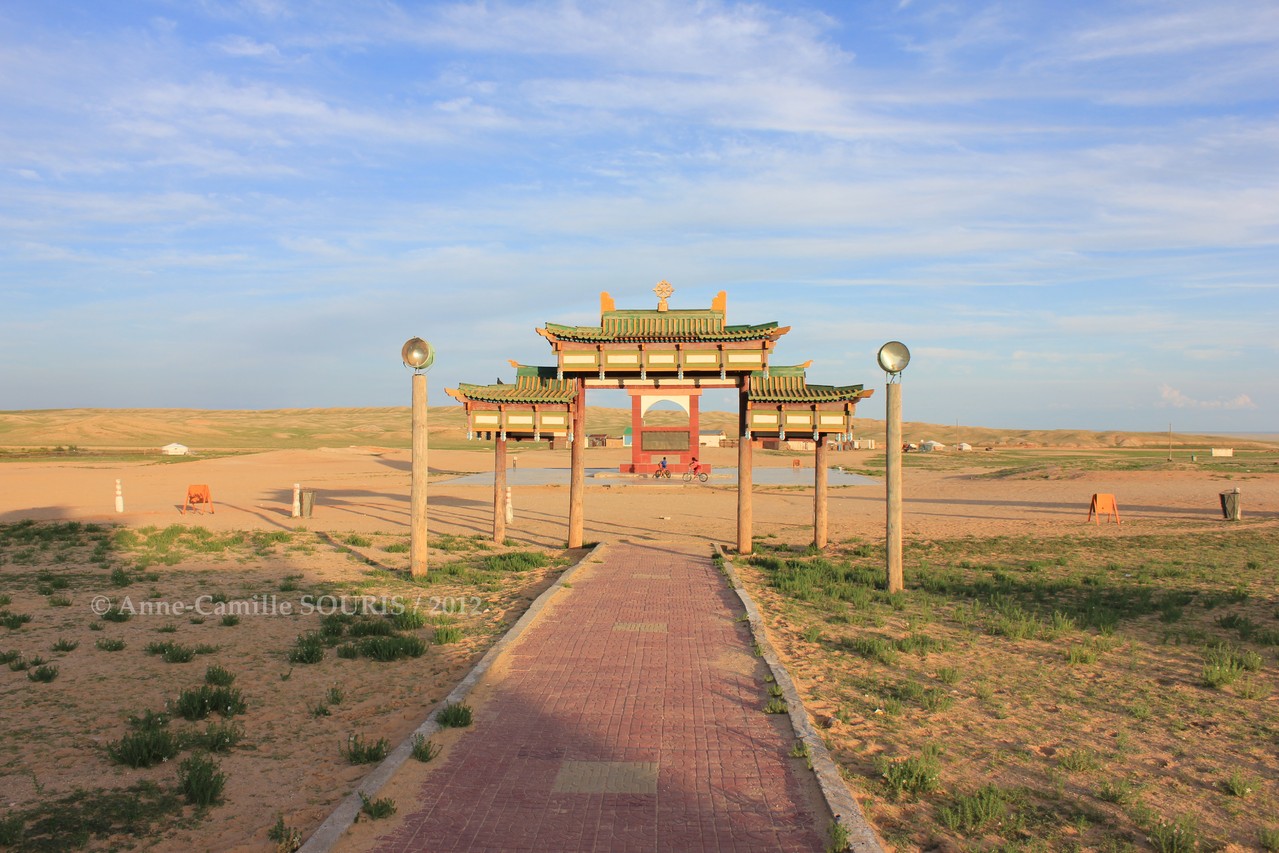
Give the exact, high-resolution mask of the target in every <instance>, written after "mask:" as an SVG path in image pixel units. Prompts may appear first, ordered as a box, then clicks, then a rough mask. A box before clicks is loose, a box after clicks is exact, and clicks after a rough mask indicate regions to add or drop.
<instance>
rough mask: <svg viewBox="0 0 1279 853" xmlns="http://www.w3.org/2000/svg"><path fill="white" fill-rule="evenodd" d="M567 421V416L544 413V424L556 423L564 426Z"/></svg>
mask: <svg viewBox="0 0 1279 853" xmlns="http://www.w3.org/2000/svg"><path fill="white" fill-rule="evenodd" d="M566 421H567V418H565V416H564V415H542V423H544V424H555V425H556V426H563V425H564V423H565V422H566Z"/></svg>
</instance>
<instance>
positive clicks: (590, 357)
mask: <svg viewBox="0 0 1279 853" xmlns="http://www.w3.org/2000/svg"><path fill="white" fill-rule="evenodd" d="M564 363H565V364H594V363H595V353H590V352H588V353H571V352H566V353H564Z"/></svg>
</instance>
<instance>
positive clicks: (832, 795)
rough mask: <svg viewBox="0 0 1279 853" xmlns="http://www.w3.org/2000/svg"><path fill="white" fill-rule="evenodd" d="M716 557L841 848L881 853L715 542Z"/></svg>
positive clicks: (752, 606)
mask: <svg viewBox="0 0 1279 853" xmlns="http://www.w3.org/2000/svg"><path fill="white" fill-rule="evenodd" d="M715 556H716V557H717V558H719V559H717V560H716V562H717V563H719V564H720V565H721V566H722V567H723V571H724V575H725V576H726V577H727V578H728V581H729V583H730V584H731V585H732V587H733V591H734V592H736V593H737V597H738V598H740V599H741V600H742V604H743V605H745V607H746V616H747V618H748V620H749V623H750V628H751V634H752V635H753V636H754V638H755V643H756V644H757V645H758V646H759V649H760V652H761V655H760V656H761V657H762V658H763V659H764V663H766V664H768V668H769V670H771V671H772V673H773V679H774V681H776V683H777V686H778V687H780V688H781V689H782V695H783V696H784V697H785V699H786V705H787V707H788V708H789V709H790V722H791V728H792V729H794V731H795V736H796V737H798V738H799V739H800V740H802V741H803V742H804V743H806V744H808V755H809V762H810V763H811V764H812V766H813V774H814V775H815V776H816V777H817V785H818V787H819V788H821V791H822V797H823V798H825V800H826V805H827V806H828V807H829V808H830V812H831V814H832V815H834V816H835V822H836V823H838V824H839V825H840V826H842V827H843V828H844V831H845V832H846V833H847V834H848V846H847V847H845V848H844V849H845V850H851V851H854V853H884V848H883V846H882V845H881V844H880V842H879V838H878V837H877V836H876V835H875V830H873V829H871V826H870V824H869V823H868V822H867V821H866V815H864V814H863V813H862V808H861V806H860V805H859V804H858V802H857V800H856V799H854V797H853V795H852V794H851V793H849V790H848V786H847V785H845V784H844V779H843V777H842V776H840V775H839V768H838V767H836V766H835V761H834V759H832V758H831V757H830V750H828V749H827V748H826V743H825V741H823V740H822V738H821V735H819V734H818V733H817V730H816V729H814V728H813V724H812V722H811V721H810V720H809V719H808V709H807V708H805V707H804V700H803V699H801V698H800V695H799V691H798V690H796V689H795V682H794V681H792V680H791V677H790V673H789V672H787V671H786V666H785V664H783V663H782V661H781V658H779V657H778V656H777V652H776V650H775V649H774V648H773V644H772V643H770V642H769V641H768V632H767V630H766V629H765V627H764V622H763V620H762V619H761V618H760V614H759V608H758V607H757V606H756V605H755V601H754V599H752V598H751V596H750V593H748V592H747V591H746V588H745V587H744V586H743V585H742V579H741V577H740V576H739V575H738V574H737V569H736V567H735V566H734V565H733V561H732V558H730V557H729V556H728V555H727V554H726V553H724V549H723V548H722V547H721V546H720V545H719V543H715Z"/></svg>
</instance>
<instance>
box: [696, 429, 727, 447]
mask: <svg viewBox="0 0 1279 853" xmlns="http://www.w3.org/2000/svg"><path fill="white" fill-rule="evenodd" d="M725 438H726V436H725V435H724V431H723V430H722V429H704V430H700V431H698V433H697V445H698V447H723V446H724V439H725Z"/></svg>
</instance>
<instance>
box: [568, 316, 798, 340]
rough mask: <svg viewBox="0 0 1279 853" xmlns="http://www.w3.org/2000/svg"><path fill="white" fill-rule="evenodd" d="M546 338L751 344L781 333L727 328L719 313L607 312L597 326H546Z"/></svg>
mask: <svg viewBox="0 0 1279 853" xmlns="http://www.w3.org/2000/svg"><path fill="white" fill-rule="evenodd" d="M545 331H546V332H547V333H548V335H549V336H552V337H556V338H561V339H564V340H569V341H584V342H589V343H606V342H610V341H618V342H625V341H654V340H661V341H752V340H767V339H770V338H775V337H777V336H778V335H780V334H784V333H785V332H786V329H779V327H778V325H777V323H776V322H773V323H761V324H759V325H756V326H726V325H724V314H723V312H720V311H704V310H698V311H692V310H690V311H608V312H606V313H605V314H604V317H603V319H602V321H601V325H599V326H564V325H561V324H559V323H547V324H546V329H545Z"/></svg>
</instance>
